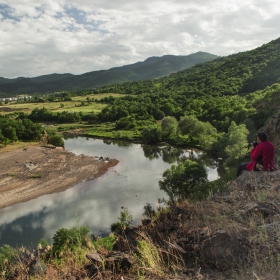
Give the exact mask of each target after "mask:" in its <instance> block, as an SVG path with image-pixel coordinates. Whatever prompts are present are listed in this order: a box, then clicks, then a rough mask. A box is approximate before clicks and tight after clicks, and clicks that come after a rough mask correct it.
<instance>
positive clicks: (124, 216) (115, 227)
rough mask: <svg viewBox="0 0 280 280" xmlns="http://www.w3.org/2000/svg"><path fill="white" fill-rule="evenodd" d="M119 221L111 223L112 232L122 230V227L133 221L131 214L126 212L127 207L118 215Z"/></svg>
mask: <svg viewBox="0 0 280 280" xmlns="http://www.w3.org/2000/svg"><path fill="white" fill-rule="evenodd" d="M118 220H119V222H116V223H113V224H112V225H111V230H112V231H113V232H118V231H120V230H122V229H123V228H125V227H127V226H130V225H131V224H132V222H133V217H132V215H131V214H130V213H129V212H128V209H127V208H124V209H123V210H122V211H121V212H120V216H119V217H118Z"/></svg>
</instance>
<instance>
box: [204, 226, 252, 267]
mask: <svg viewBox="0 0 280 280" xmlns="http://www.w3.org/2000/svg"><path fill="white" fill-rule="evenodd" d="M247 253H248V252H247V249H246V248H245V247H244V246H243V245H242V244H241V242H240V241H239V239H238V237H237V236H235V235H234V234H229V233H228V232H227V231H225V230H219V231H217V232H216V234H214V235H213V236H211V237H209V238H207V239H206V240H204V241H203V243H202V244H201V247H200V255H201V258H202V260H203V262H205V263H208V264H210V265H212V266H214V267H216V268H218V269H219V270H226V269H229V268H233V267H235V266H236V265H238V264H240V263H241V262H243V261H244V259H245V258H246V256H247Z"/></svg>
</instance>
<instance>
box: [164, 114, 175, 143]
mask: <svg viewBox="0 0 280 280" xmlns="http://www.w3.org/2000/svg"><path fill="white" fill-rule="evenodd" d="M177 128H178V122H177V120H176V119H175V118H174V117H171V116H168V117H166V118H164V119H163V120H162V122H161V130H162V136H163V138H169V137H170V136H174V135H176V133H177Z"/></svg>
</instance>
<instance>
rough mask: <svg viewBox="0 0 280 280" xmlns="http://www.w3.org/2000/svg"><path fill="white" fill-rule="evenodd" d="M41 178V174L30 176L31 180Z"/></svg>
mask: <svg viewBox="0 0 280 280" xmlns="http://www.w3.org/2000/svg"><path fill="white" fill-rule="evenodd" d="M42 177H43V174H41V173H38V174H32V175H30V178H33V179H37V178H42Z"/></svg>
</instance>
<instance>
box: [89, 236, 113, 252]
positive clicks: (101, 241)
mask: <svg viewBox="0 0 280 280" xmlns="http://www.w3.org/2000/svg"><path fill="white" fill-rule="evenodd" d="M115 240H116V236H115V235H114V234H110V235H109V236H106V237H103V238H97V239H96V240H95V241H93V242H92V244H93V246H94V247H95V249H96V250H97V251H99V250H101V249H105V250H107V251H111V250H113V244H114V242H115Z"/></svg>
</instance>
